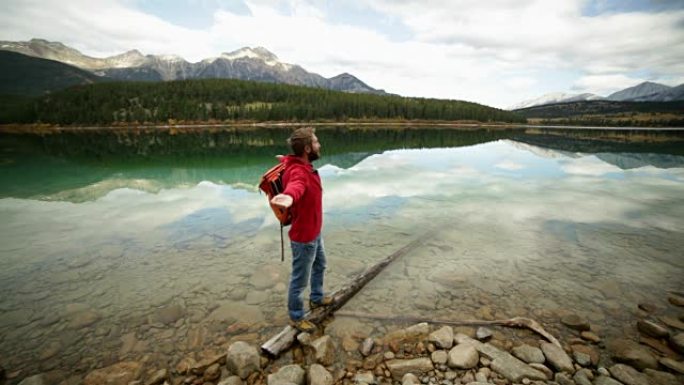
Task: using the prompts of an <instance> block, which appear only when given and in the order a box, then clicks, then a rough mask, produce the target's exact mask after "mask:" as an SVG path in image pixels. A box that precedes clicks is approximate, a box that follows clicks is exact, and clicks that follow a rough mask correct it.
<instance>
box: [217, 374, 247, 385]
mask: <svg viewBox="0 0 684 385" xmlns="http://www.w3.org/2000/svg"><path fill="white" fill-rule="evenodd" d="M216 385H244V382H242V379H241V378H240V377H238V376H230V377H228V378H226V379H224V380H221V382H219V383H218V384H216Z"/></svg>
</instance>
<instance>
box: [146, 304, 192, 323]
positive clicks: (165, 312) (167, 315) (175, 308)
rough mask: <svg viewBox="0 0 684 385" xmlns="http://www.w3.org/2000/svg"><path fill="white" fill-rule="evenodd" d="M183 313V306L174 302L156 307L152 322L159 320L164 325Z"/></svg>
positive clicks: (178, 317) (175, 319) (181, 316)
mask: <svg viewBox="0 0 684 385" xmlns="http://www.w3.org/2000/svg"><path fill="white" fill-rule="evenodd" d="M184 315H185V309H184V308H183V306H181V305H178V304H174V305H170V306H165V307H163V308H161V309H158V310H157V311H156V312H155V314H154V319H153V322H161V323H163V324H165V325H169V324H172V323H174V322H176V321H178V320H179V319H181V318H183V316H184Z"/></svg>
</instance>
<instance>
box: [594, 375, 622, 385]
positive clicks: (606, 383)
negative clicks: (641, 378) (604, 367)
mask: <svg viewBox="0 0 684 385" xmlns="http://www.w3.org/2000/svg"><path fill="white" fill-rule="evenodd" d="M594 385H623V384H622V383H620V382H619V381H616V380H614V379H612V378H610V377H608V376H603V375H601V376H598V378H596V380H594Z"/></svg>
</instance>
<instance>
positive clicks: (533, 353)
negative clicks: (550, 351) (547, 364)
mask: <svg viewBox="0 0 684 385" xmlns="http://www.w3.org/2000/svg"><path fill="white" fill-rule="evenodd" d="M512 353H513V355H514V356H516V357H518V358H520V359H521V360H523V361H525V362H527V363H528V364H531V363H533V362H534V363H538V364H543V363H544V361H546V358H545V357H544V353H543V352H542V351H541V349H539V348H535V347H534V346H530V345H520V346H516V347H514V348H513V350H512Z"/></svg>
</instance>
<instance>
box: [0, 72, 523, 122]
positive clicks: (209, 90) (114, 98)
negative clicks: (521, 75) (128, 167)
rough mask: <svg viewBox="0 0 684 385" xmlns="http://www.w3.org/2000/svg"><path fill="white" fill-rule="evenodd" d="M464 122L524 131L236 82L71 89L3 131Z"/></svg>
mask: <svg viewBox="0 0 684 385" xmlns="http://www.w3.org/2000/svg"><path fill="white" fill-rule="evenodd" d="M356 119H369V120H373V119H388V120H414V119H415V120H447V121H455V120H461V121H464V120H467V121H478V122H506V123H525V122H526V119H525V118H524V117H522V116H521V115H519V114H517V113H512V112H510V111H504V110H500V109H496V108H492V107H488V106H484V105H481V104H477V103H471V102H465V101H458V100H442V99H427V98H409V97H401V96H396V95H371V94H353V93H345V92H339V91H332V90H326V89H319V88H309V87H301V86H292V85H285V84H273V83H261V82H252V81H243V80H234V79H197V80H180V81H171V82H159V83H150V82H113V83H98V84H89V85H81V86H74V87H71V88H68V89H65V90H62V91H59V92H56V93H53V94H50V95H47V96H43V97H39V98H33V99H29V100H26V101H23V102H22V103H21V105H19V103H16V104H15V105H14V106H13V108H12V111H9V112H5V113H3V114H1V115H0V122H3V123H51V124H60V125H70V124H77V125H82V124H93V125H104V124H120V123H123V124H126V123H128V124H141V123H183V122H186V123H188V122H208V121H217V122H223V121H258V122H263V121H316V120H319V121H321V120H322V121H347V120H356Z"/></svg>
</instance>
